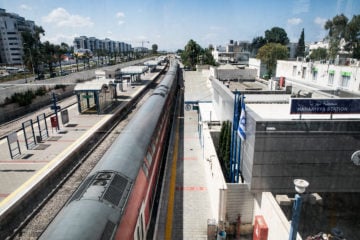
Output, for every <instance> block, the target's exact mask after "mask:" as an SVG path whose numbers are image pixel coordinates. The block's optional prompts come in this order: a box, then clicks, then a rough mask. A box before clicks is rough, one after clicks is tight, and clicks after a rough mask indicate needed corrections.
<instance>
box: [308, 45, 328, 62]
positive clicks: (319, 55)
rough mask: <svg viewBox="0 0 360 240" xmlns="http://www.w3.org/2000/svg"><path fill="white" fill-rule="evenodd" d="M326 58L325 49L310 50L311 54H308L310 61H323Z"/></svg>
mask: <svg viewBox="0 0 360 240" xmlns="http://www.w3.org/2000/svg"><path fill="white" fill-rule="evenodd" d="M326 58H327V50H326V48H317V49H314V50H312V52H311V54H310V59H311V60H314V61H316V60H323V59H326Z"/></svg>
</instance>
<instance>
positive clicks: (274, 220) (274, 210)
mask: <svg viewBox="0 0 360 240" xmlns="http://www.w3.org/2000/svg"><path fill="white" fill-rule="evenodd" d="M257 198H258V200H257V201H256V202H255V211H254V216H256V215H262V216H263V217H264V219H265V222H266V224H267V226H268V229H269V231H268V238H267V239H269V240H275V239H276V240H288V239H289V232H290V223H289V221H288V220H287V218H286V217H285V215H284V214H283V212H282V210H281V208H280V207H279V205H278V203H277V202H276V200H275V198H274V197H273V195H272V194H271V193H270V192H264V193H262V194H261V193H260V194H258V195H257ZM296 239H297V240H301V239H302V238H301V237H300V235H299V234H298V235H297V238H296Z"/></svg>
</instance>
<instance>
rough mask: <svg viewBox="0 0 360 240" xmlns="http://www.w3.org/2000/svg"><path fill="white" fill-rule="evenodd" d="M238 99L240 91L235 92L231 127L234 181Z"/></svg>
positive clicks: (231, 157)
mask: <svg viewBox="0 0 360 240" xmlns="http://www.w3.org/2000/svg"><path fill="white" fill-rule="evenodd" d="M238 99H239V92H237V91H236V92H235V96H234V114H233V122H232V129H231V144H230V179H229V180H230V182H232V183H233V182H234V157H235V156H236V140H237V137H236V129H237V122H238V109H239V107H238V102H239V101H238Z"/></svg>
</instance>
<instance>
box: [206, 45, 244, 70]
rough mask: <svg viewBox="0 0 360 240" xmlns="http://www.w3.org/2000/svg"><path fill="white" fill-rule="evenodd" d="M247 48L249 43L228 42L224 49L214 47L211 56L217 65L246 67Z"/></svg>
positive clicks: (222, 47)
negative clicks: (229, 64) (226, 64)
mask: <svg viewBox="0 0 360 240" xmlns="http://www.w3.org/2000/svg"><path fill="white" fill-rule="evenodd" d="M249 46H250V43H249V42H237V41H233V40H230V42H229V43H228V44H227V45H226V46H225V47H224V46H217V47H215V48H214V50H213V51H212V55H213V57H214V59H215V61H216V62H217V63H222V64H224V63H231V64H240V65H247V64H248V63H249V57H250V52H249Z"/></svg>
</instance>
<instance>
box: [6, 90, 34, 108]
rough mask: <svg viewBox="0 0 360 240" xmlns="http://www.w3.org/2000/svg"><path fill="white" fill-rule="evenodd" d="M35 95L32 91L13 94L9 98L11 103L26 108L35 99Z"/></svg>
mask: <svg viewBox="0 0 360 240" xmlns="http://www.w3.org/2000/svg"><path fill="white" fill-rule="evenodd" d="M35 97H36V96H35V94H34V92H33V91H31V90H28V91H26V92H25V93H14V94H13V95H12V96H11V101H12V102H16V103H18V104H19V106H27V105H30V104H31V103H32V100H33V99H34V98H35Z"/></svg>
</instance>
